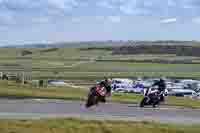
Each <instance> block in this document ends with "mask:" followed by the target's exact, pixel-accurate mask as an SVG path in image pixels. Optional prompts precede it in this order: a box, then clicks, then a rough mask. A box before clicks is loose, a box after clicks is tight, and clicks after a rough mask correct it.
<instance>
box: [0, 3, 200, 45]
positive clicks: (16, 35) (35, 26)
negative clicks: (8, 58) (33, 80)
mask: <svg viewBox="0 0 200 133" xmlns="http://www.w3.org/2000/svg"><path fill="white" fill-rule="evenodd" d="M199 35H200V0H0V45H8V44H23V43H40V42H62V41H90V40H163V39H165V40H167V39H171V40H173V39H174V40H200V36H199Z"/></svg>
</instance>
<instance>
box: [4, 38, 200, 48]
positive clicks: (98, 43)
mask: <svg viewBox="0 0 200 133" xmlns="http://www.w3.org/2000/svg"><path fill="white" fill-rule="evenodd" d="M196 44H198V45H200V42H197V41H173V40H167V41H165V40H163V41H132V40H129V41H112V40H109V41H88V42H60V43H46V44H45V43H40V44H23V45H7V46H0V47H1V48H68V47H69V48H70V47H72V48H73V47H75V48H76V47H94V46H118V45H196Z"/></svg>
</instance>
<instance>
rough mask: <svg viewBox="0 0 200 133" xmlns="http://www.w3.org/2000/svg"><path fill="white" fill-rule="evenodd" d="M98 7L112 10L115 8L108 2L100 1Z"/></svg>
mask: <svg viewBox="0 0 200 133" xmlns="http://www.w3.org/2000/svg"><path fill="white" fill-rule="evenodd" d="M97 6H99V7H103V8H110V9H113V8H115V7H114V5H112V4H110V3H109V2H108V1H99V2H97Z"/></svg>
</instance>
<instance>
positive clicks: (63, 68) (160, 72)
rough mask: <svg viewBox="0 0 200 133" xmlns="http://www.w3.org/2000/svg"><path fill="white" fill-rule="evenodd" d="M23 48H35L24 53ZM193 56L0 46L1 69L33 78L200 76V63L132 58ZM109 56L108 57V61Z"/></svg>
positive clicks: (167, 58)
mask: <svg viewBox="0 0 200 133" xmlns="http://www.w3.org/2000/svg"><path fill="white" fill-rule="evenodd" d="M24 50H28V51H30V52H32V54H29V55H25V56H23V55H22V52H23V51H24ZM153 59H162V60H190V61H193V62H200V58H199V57H190V56H188V57H183V56H175V55H112V51H109V50H89V51H87V50H80V49H78V48H62V49H55V50H53V51H52V50H48V49H12V48H10V49H8V48H3V49H0V71H5V72H20V71H29V72H31V73H32V77H33V78H34V79H38V78H46V79H47V78H63V79H70V78H72V79H84V78H85V79H94V78H97V79H99V78H102V77H104V76H111V77H137V76H148V77H159V76H169V77H185V78H187V77H194V78H198V77H200V64H158V63H134V62H132V61H131V60H141V61H142V60H153ZM108 60H109V61H108Z"/></svg>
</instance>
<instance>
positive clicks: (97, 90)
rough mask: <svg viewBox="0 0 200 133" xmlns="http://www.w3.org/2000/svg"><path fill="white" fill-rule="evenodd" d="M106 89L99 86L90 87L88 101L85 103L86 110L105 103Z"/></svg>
mask: <svg viewBox="0 0 200 133" xmlns="http://www.w3.org/2000/svg"><path fill="white" fill-rule="evenodd" d="M106 94H107V92H106V89H105V88H104V87H101V86H100V85H96V86H95V87H92V88H91V89H90V91H89V94H88V99H87V101H86V104H85V106H86V108H89V107H91V106H94V105H98V103H99V102H105V97H106Z"/></svg>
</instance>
